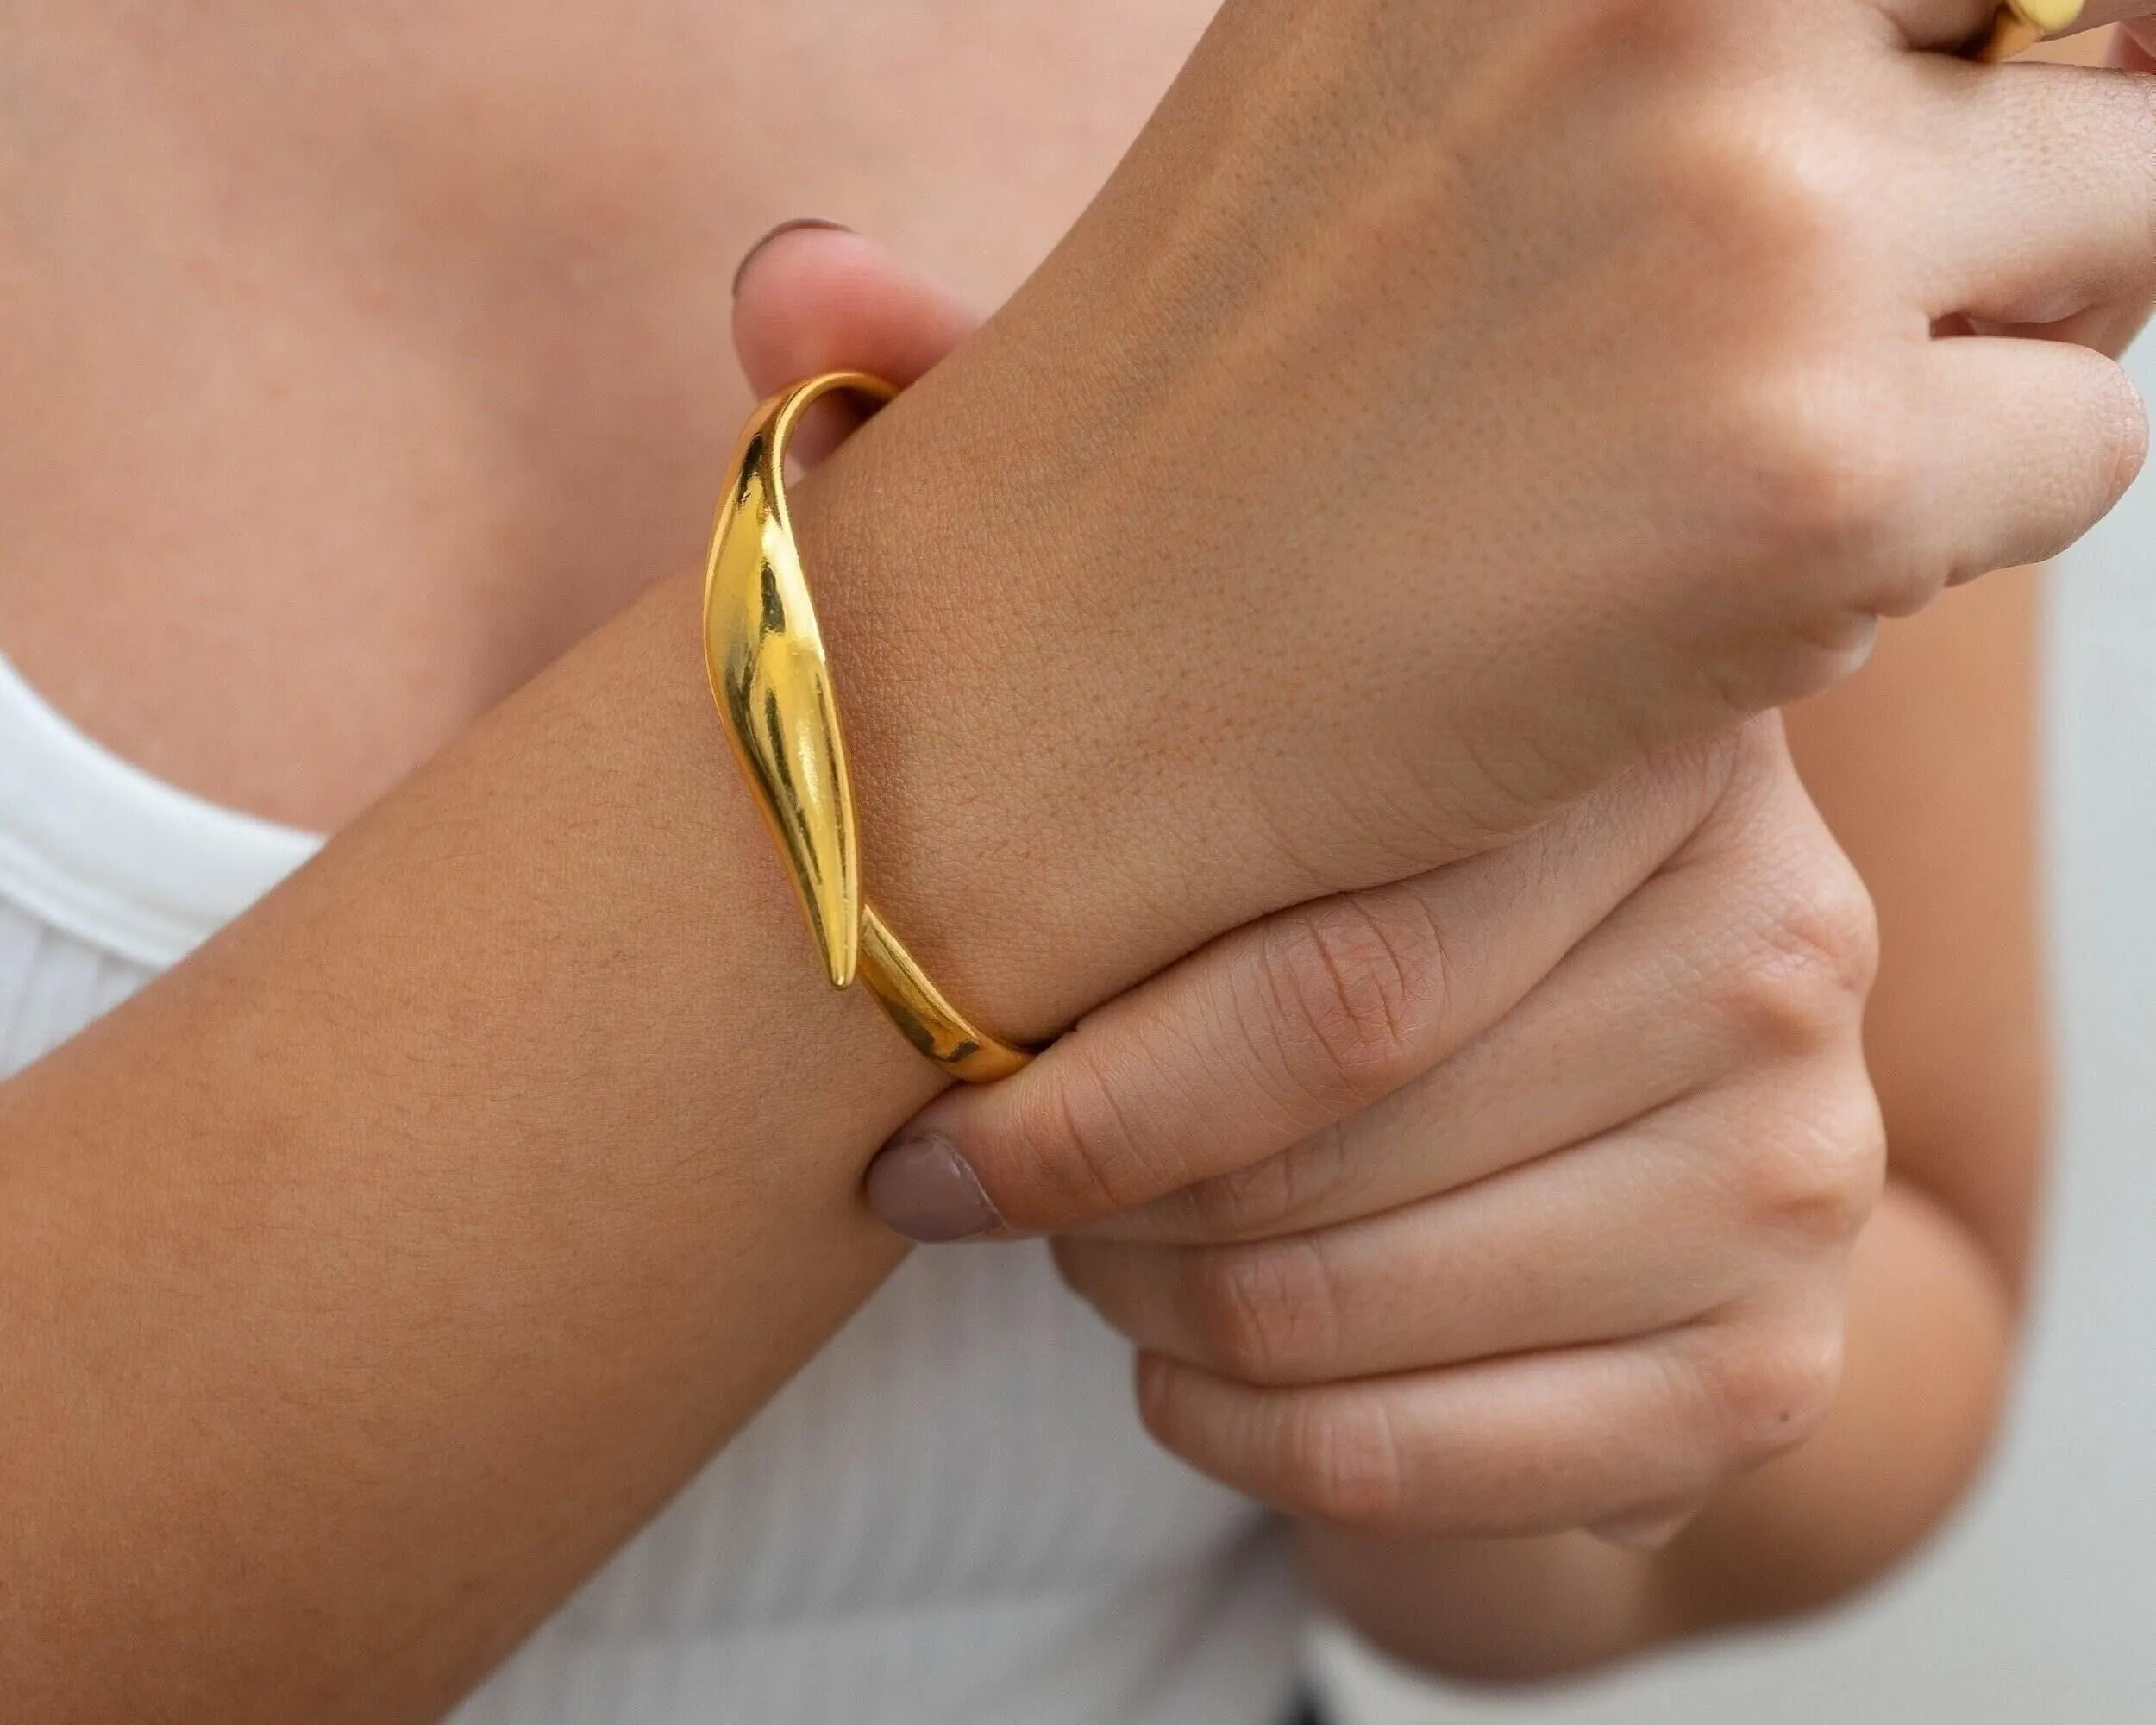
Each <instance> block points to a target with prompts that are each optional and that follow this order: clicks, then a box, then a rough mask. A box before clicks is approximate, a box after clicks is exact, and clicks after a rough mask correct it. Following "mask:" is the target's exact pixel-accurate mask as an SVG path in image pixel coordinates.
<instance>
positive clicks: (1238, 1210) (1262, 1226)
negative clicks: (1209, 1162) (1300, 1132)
mask: <svg viewBox="0 0 2156 1725" xmlns="http://www.w3.org/2000/svg"><path fill="white" fill-rule="evenodd" d="M1353 1136H1354V1122H1353V1121H1352V1120H1334V1121H1332V1122H1331V1123H1330V1124H1328V1125H1326V1126H1320V1127H1319V1129H1318V1130H1317V1131H1316V1132H1313V1133H1311V1134H1310V1135H1309V1136H1308V1137H1307V1138H1303V1139H1301V1140H1300V1142H1298V1143H1296V1144H1294V1145H1291V1146H1290V1147H1289V1148H1288V1149H1287V1150H1286V1151H1282V1153H1281V1154H1280V1155H1278V1156H1270V1157H1266V1158H1265V1159H1264V1160H1263V1162H1256V1163H1252V1164H1250V1166H1248V1167H1246V1168H1238V1169H1232V1170H1229V1171H1228V1172H1226V1173H1225V1174H1219V1175H1215V1176H1213V1177H1212V1178H1211V1179H1208V1180H1201V1181H1200V1182H1198V1183H1197V1184H1196V1185H1194V1186H1192V1187H1189V1188H1188V1189H1186V1190H1185V1192H1184V1193H1183V1195H1182V1197H1183V1201H1184V1206H1185V1208H1186V1209H1187V1211H1188V1214H1189V1215H1190V1216H1191V1217H1192V1218H1193V1220H1194V1221H1195V1222H1196V1224H1197V1225H1198V1226H1200V1227H1201V1228H1203V1229H1204V1230H1205V1232H1206V1233H1208V1234H1210V1235H1213V1236H1215V1237H1217V1238H1221V1239H1233V1238H1236V1237H1238V1236H1241V1235H1244V1234H1249V1233H1255V1232H1258V1231H1260V1230H1271V1229H1278V1228H1283V1227H1291V1226H1294V1224H1295V1223H1296V1222H1297V1221H1298V1220H1300V1218H1302V1217H1304V1216H1307V1215H1308V1214H1310V1213H1311V1212H1312V1211H1313V1209H1314V1208H1317V1207H1318V1206H1319V1205H1321V1204H1323V1203H1325V1202H1326V1201H1327V1200H1328V1199H1329V1198H1331V1197H1332V1196H1334V1195H1337V1194H1338V1192H1339V1190H1340V1189H1341V1187H1342V1186H1343V1184H1344V1182H1345V1181H1346V1178H1347V1176H1348V1172H1349V1170H1350V1168H1351V1165H1352V1164H1351V1157H1350V1155H1349V1144H1350V1141H1351V1138H1353Z"/></svg>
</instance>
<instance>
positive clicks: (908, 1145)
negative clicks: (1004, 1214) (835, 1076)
mask: <svg viewBox="0 0 2156 1725" xmlns="http://www.w3.org/2000/svg"><path fill="white" fill-rule="evenodd" d="M868 1208H870V1209H872V1210H874V1212H875V1213H876V1214H878V1215H879V1216H881V1217H882V1218H883V1220H884V1223H885V1225H886V1226H888V1227H889V1228H890V1229H891V1230H892V1231H893V1233H901V1234H904V1235H905V1236H906V1239H910V1240H917V1241H918V1242H919V1243H920V1244H921V1245H949V1244H950V1242H952V1241H953V1240H968V1239H979V1238H980V1237H981V1235H982V1234H985V1233H992V1232H993V1230H995V1229H996V1228H997V1227H999V1226H1001V1225H1002V1221H1003V1219H1002V1218H1001V1217H1000V1216H999V1215H997V1214H996V1208H995V1206H994V1205H993V1204H992V1203H990V1202H989V1201H988V1195H987V1192H985V1191H983V1190H982V1189H981V1181H980V1178H979V1176H976V1175H975V1173H974V1171H973V1168H972V1166H971V1165H970V1164H968V1162H967V1160H966V1158H965V1157H962V1156H961V1155H960V1154H959V1153H958V1146H957V1145H955V1144H953V1143H952V1142H951V1141H950V1139H949V1138H939V1137H937V1136H936V1135H934V1134H932V1133H931V1134H930V1135H929V1136H927V1137H924V1138H900V1139H899V1140H898V1142H896V1143H895V1144H892V1145H887V1146H885V1148H884V1150H883V1151H882V1153H881V1155H879V1156H878V1157H876V1159H875V1160H874V1162H872V1163H870V1164H868Z"/></svg>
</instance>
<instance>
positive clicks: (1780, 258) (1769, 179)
mask: <svg viewBox="0 0 2156 1725" xmlns="http://www.w3.org/2000/svg"><path fill="white" fill-rule="evenodd" d="M1836 131H1837V129H1835V128H1833V127H1832V126H1825V127H1822V126H1821V124H1819V123H1818V122H1817V120H1816V119H1815V118H1814V116H1810V115H1808V113H1807V112H1806V111H1805V110H1804V109H1803V107H1802V103H1801V98H1797V97H1790V96H1783V97H1777V98H1768V97H1764V96H1763V95H1762V93H1761V92H1759V91H1758V90H1756V89H1753V90H1747V91H1741V92H1739V91H1714V92H1712V93H1710V94H1708V95H1707V96H1705V97H1702V98H1699V99H1698V100H1696V101H1695V102H1694V103H1692V105H1691V106H1690V108H1689V111H1685V112H1682V113H1677V114H1674V115H1672V116H1671V117H1670V121H1669V122H1668V123H1667V124H1665V125H1664V127H1663V129H1661V132H1660V154H1659V157H1658V160H1657V161H1656V162H1655V164H1654V169H1653V189H1654V191H1655V193H1656V194H1657V197H1658V203H1659V204H1660V206H1661V207H1662V208H1663V209H1664V210H1665V211H1666V212H1667V213H1668V214H1669V215H1670V216H1672V217H1674V218H1675V220H1676V222H1677V223H1678V224H1680V225H1679V227H1678V228H1677V231H1679V232H1682V233H1683V234H1684V235H1687V236H1688V237H1689V238H1690V239H1692V240H1693V241H1694V242H1697V243H1702V244H1704V245H1706V246H1708V247H1711V248H1713V249H1714V253H1715V255H1716V261H1717V263H1718V264H1720V266H1721V267H1723V270H1724V272H1725V273H1724V275H1723V277H1722V278H1721V279H1723V280H1725V281H1727V280H1731V279H1736V280H1739V281H1740V282H1741V283H1742V284H1743V285H1745V286H1746V287H1747V288H1750V289H1753V290H1757V289H1758V288H1761V287H1765V288H1769V289H1774V288H1788V289H1797V288H1802V289H1804V290H1807V291H1808V290H1809V289H1810V288H1811V287H1812V286H1813V285H1815V283H1816V279H1817V272H1818V271H1819V270H1820V269H1821V267H1827V265H1828V264H1830V263H1831V262H1832V261H1833V260H1839V258H1840V257H1841V256H1842V255H1844V254H1846V251H1847V248H1848V246H1849V239H1848V234H1849V210H1850V191H1851V185H1850V180H1851V167H1850V162H1849V160H1848V153H1847V152H1846V150H1838V149H1836V148H1834V147H1833V146H1832V144H1831V143H1830V142H1829V140H1831V139H1833V137H1834V136H1835V135H1836ZM1776 298H1777V296H1775V295H1773V294H1772V293H1770V295H1769V297H1768V298H1767V300H1766V302H1765V304H1767V305H1769V306H1770V307H1771V306H1772V305H1773V304H1775V303H1776Z"/></svg>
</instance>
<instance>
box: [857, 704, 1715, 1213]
mask: <svg viewBox="0 0 2156 1725" xmlns="http://www.w3.org/2000/svg"><path fill="white" fill-rule="evenodd" d="M1742 749H1743V745H1742V744H1741V743H1736V742H1733V740H1732V739H1730V738H1728V737H1725V738H1723V739H1721V740H1720V741H1719V742H1714V743H1708V744H1704V745H1701V746H1698V747H1695V748H1691V749H1688V750H1682V751H1678V752H1677V753H1675V754H1672V755H1671V756H1667V757H1665V758H1664V760H1662V761H1660V762H1657V763H1655V764H1654V765H1652V766H1651V767H1648V768H1642V769H1641V770H1640V771H1639V772H1638V773H1635V774H1633V775H1630V776H1628V777H1627V778H1626V779H1624V780H1620V781H1618V782H1617V783H1615V784H1614V785H1611V786H1609V787H1606V788H1605V789H1604V790H1603V791H1602V792H1601V793H1598V794H1597V795H1595V796H1594V797H1591V798H1589V799H1588V800H1586V801H1584V802H1582V803H1580V804H1578V805H1576V806H1574V807H1573V808H1571V809H1570V810H1568V811H1566V812H1564V814H1562V815H1560V816H1558V817H1557V819H1554V820H1552V821H1551V822H1549V823H1548V824H1547V825H1545V826H1543V827H1541V828H1540V829H1539V830H1537V831H1535V832H1533V833H1532V834H1530V835H1529V836H1528V837H1526V838H1523V839H1521V840H1520V841H1518V842H1517V843H1515V844H1512V845H1510V846H1507V848H1506V849H1504V850H1497V851H1493V852H1490V853H1489V854H1487V855H1485V856H1478V857H1476V858H1473V859H1471V860H1470V861H1467V862H1460V863H1456V864H1454V865H1453V866H1451V868H1448V869H1439V870H1438V871H1436V872H1435V873H1432V874H1429V875H1422V876H1420V877H1419V878H1418V879H1415V880H1412V881H1404V882H1401V884H1399V885H1396V886H1393V887H1388V888H1379V889H1377V890H1376V891H1373V892H1367V893H1358V894H1350V895H1345V896H1344V897H1341V898H1337V899H1329V900H1321V901H1319V903H1318V904H1315V905H1312V906H1303V907H1301V908H1300V909H1297V910H1294V911H1289V912H1286V913H1282V914H1281V915H1279V916H1276V917H1273V918H1269V919H1267V920H1266V921H1264V922H1262V923H1259V924H1257V925H1253V926H1251V927H1250V928H1246V929H1242V930H1238V931H1236V932H1234V933H1232V934H1230V935H1227V936H1225V937H1224V938H1221V939H1220V940H1218V941H1216V942H1214V943H1213V944H1212V945H1211V946H1209V947H1206V948H1205V949H1204V950H1201V951H1200V952H1198V953H1196V954H1195V955H1194V956H1193V957H1189V958H1188V959H1185V960H1184V961H1182V962H1181V963H1179V964H1177V965H1175V966H1174V967H1172V968H1171V969H1169V970H1167V971H1164V972H1163V974H1162V975H1159V976H1157V977H1156V978H1155V979H1153V981H1151V982H1148V983H1145V984H1144V985H1142V986H1141V987H1139V988H1137V989H1135V990H1133V991H1132V992H1131V993H1130V994H1125V995H1124V996H1122V997H1121V998H1120V999H1119V1000H1114V1001H1112V1002H1110V1003H1109V1004H1108V1005H1107V1006H1106V1007H1102V1008H1100V1010H1099V1011H1097V1012H1095V1013H1093V1014H1092V1015H1090V1016H1089V1017H1088V1018H1087V1019H1085V1020H1084V1021H1082V1022H1081V1024H1080V1026H1078V1028H1077V1029H1076V1030H1075V1031H1074V1032H1071V1033H1070V1034H1069V1035H1068V1036H1066V1037H1064V1038H1062V1040H1061V1041H1060V1042H1058V1043H1057V1044H1055V1045H1054V1046H1053V1047H1052V1048H1050V1050H1048V1051H1047V1052H1045V1053H1044V1054H1043V1055H1042V1056H1041V1057H1039V1058H1038V1059H1037V1060H1035V1061H1034V1062H1033V1063H1032V1064H1031V1066H1029V1067H1028V1068H1027V1069H1025V1070H1024V1071H1023V1072H1020V1073H1019V1074H1018V1075H1017V1076H1014V1077H1012V1078H1009V1079H1006V1080H1005V1081H1004V1082H1001V1083H1000V1084H995V1085H992V1086H990V1087H988V1088H985V1089H975V1090H955V1091H950V1092H947V1093H946V1094H945V1095H943V1096H942V1097H940V1098H938V1099H937V1101H935V1102H932V1103H931V1104H930V1105H929V1107H927V1108H926V1109H924V1111H923V1112H922V1113H920V1114H919V1115H918V1116H917V1117H916V1119H915V1120H913V1122H912V1124H911V1125H910V1126H908V1127H906V1129H905V1131H904V1132H901V1133H900V1134H899V1137H898V1138H896V1139H894V1140H893V1142H892V1144H891V1145H889V1146H887V1148H886V1149H885V1151H883V1153H882V1154H881V1156H880V1157H878V1158H877V1159H876V1162H875V1163H874V1165H873V1166H872V1167H871V1168H870V1170H869V1173H868V1198H869V1201H870V1202H871V1203H872V1204H873V1205H874V1207H875V1208H876V1209H877V1211H878V1212H879V1214H881V1215H882V1216H883V1218H884V1220H886V1221H887V1222H888V1223H889V1224H890V1225H891V1226H893V1227H894V1228H896V1229H897V1230H898V1231H899V1233H904V1234H906V1235H907V1236H908V1237H909V1238H911V1239H917V1240H923V1241H944V1240H950V1239H968V1238H973V1237H976V1236H979V1235H981V1234H987V1233H1054V1232H1061V1231H1063V1230H1067V1229H1070V1228H1075V1227H1079V1226H1084V1225H1086V1224H1087V1223H1090V1222H1094V1221H1097V1220H1100V1219H1102V1218H1104V1217H1106V1216H1109V1215H1112V1214H1116V1213H1118V1212H1119V1211H1123V1210H1126V1209H1129V1208H1132V1207H1134V1206H1136V1205H1139V1204H1144V1203H1148V1202H1150V1201H1152V1200H1154V1199H1156V1198H1160V1197H1163V1196H1164V1195H1167V1194H1169V1193H1170V1192H1174V1191H1179V1190H1181V1189H1183V1188H1185V1187H1187V1186H1190V1185H1193V1184H1195V1183H1197V1182H1201V1181H1205V1180H1208V1179H1212V1178H1214V1177H1216V1176H1220V1175H1223V1174H1226V1173H1232V1172H1233V1171H1234V1170H1238V1169H1241V1168H1245V1167H1249V1166H1251V1165H1254V1164H1257V1163H1260V1162H1263V1161H1265V1160H1267V1159H1269V1158H1270V1157H1274V1156H1275V1155H1277V1154H1278V1153H1280V1152H1281V1151H1284V1150H1286V1149H1287V1148H1288V1146H1289V1145H1294V1144H1295V1143H1297V1142H1299V1141H1300V1140H1301V1139H1303V1138H1306V1137H1307V1136H1308V1135H1309V1134H1310V1133H1312V1132H1315V1131H1317V1130H1319V1128H1321V1127H1323V1126H1327V1125H1330V1124H1331V1123H1332V1122H1333V1121H1334V1120H1340V1119H1344V1118H1346V1117H1347V1116H1350V1115H1351V1114H1354V1113H1360V1112H1361V1111H1362V1110H1363V1108H1365V1107H1369V1105H1371V1104H1372V1103H1374V1102H1376V1101H1381V1100H1382V1098H1384V1097H1385V1096H1387V1095H1390V1094H1391V1093H1392V1092H1393V1091H1395V1090H1396V1089H1398V1088H1401V1086H1402V1085H1404V1084H1406V1083H1407V1082H1411V1081H1412V1080H1413V1079H1414V1078H1416V1077H1418V1076H1420V1075H1421V1074H1422V1073H1424V1072H1426V1071H1427V1070H1429V1069H1431V1068H1432V1067H1433V1066H1435V1065H1436V1064H1438V1063H1439V1062H1440V1061H1442V1060H1444V1059H1445V1058H1446V1057H1448V1056H1449V1055H1450V1054H1451V1053H1452V1052H1453V1051H1456V1050H1457V1049H1458V1048H1460V1047H1462V1046H1463V1045H1464V1044H1466V1043H1467V1042H1468V1041H1469V1040H1470V1039H1471V1038H1474V1037H1475V1036H1476V1035H1477V1034H1479V1033H1480V1032H1482V1031H1483V1030H1484V1029H1487V1028H1488V1027H1489V1026H1490V1025H1492V1024H1494V1023H1495V1022H1496V1021H1497V1020H1498V1019H1501V1018H1502V1017H1503V1016H1504V1015H1505V1014H1506V1013H1507V1012H1509V1011H1510V1010H1511V1009H1512V1008H1513V1007H1514V1006H1515V1005H1517V1004H1518V1003H1519V1001H1520V1000H1522V999H1524V998H1525V997H1526V995H1527V994H1528V993H1530V992H1531V991H1532V989H1533V988H1534V987H1535V985H1536V984H1537V983H1539V982H1540V981H1541V980H1542V979H1543V978H1544V977H1545V976H1546V975H1548V974H1549V973H1550V971H1551V969H1554V968H1555V967H1556V966H1557V963H1559V962H1560V961H1561V960H1562V959H1563V958H1564V956H1565V955H1566V954H1567V953H1568V952H1569V951H1570V950H1571V949H1572V948H1573V947H1574V946H1575V945H1576V944H1578V943H1579V942H1580V941H1581V940H1582V939H1583V938H1585V937H1586V936H1587V935H1588V934H1589V933H1590V932H1591V931H1593V930H1594V929H1595V927H1597V926H1598V925H1600V924H1601V922H1602V921H1603V920H1604V919H1606V918H1607V917H1608V915H1609V914H1610V913H1612V912H1613V911H1614V910H1615V909H1616V908H1617V906H1619V905H1620V904H1622V903H1623V902H1624V901H1625V900H1626V899H1627V898H1629V897H1630V896H1631V895H1632V894H1633V892H1634V891H1635V890H1637V888H1639V885H1640V884H1641V883H1642V882H1643V881H1645V880H1646V879H1648V878H1649V877H1650V876H1651V875H1652V874H1653V873H1654V872H1655V870H1656V869H1658V867H1659V866H1660V865H1661V864H1662V863H1663V862H1664V861H1665V860H1666V859H1667V858H1668V857H1669V856H1671V855H1672V854H1674V853H1675V852H1676V850H1677V849H1678V848H1679V847H1680V846H1681V845H1682V844H1683V842H1684V841H1685V839H1686V838H1687V837H1689V835H1690V834H1691V833H1692V832H1693V831H1695V830H1696V829H1697V828H1698V827H1699V826H1700V825H1701V824H1702V822H1703V821H1704V820H1705V819H1707V817H1708V813H1709V812H1711V811H1712V809H1713V808H1714V806H1715V805H1716V803H1717V801H1718V800H1719V799H1720V796H1721V795H1722V793H1723V792H1724V790H1725V789H1726V788H1727V786H1728V785H1729V784H1730V783H1731V781H1732V780H1733V775H1734V774H1735V771H1736V767H1737V763H1738V762H1739V759H1740V758H1741V755H1742Z"/></svg>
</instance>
